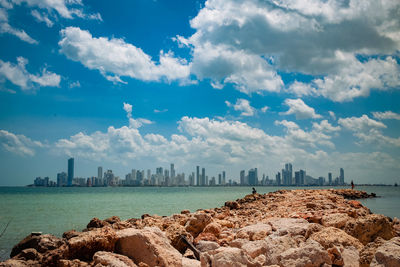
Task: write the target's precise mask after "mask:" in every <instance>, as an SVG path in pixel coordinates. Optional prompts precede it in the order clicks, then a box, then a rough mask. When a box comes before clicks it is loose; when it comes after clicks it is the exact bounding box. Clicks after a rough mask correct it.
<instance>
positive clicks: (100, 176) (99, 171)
mask: <svg viewBox="0 0 400 267" xmlns="http://www.w3.org/2000/svg"><path fill="white" fill-rule="evenodd" d="M97 179H99V181H100V180H102V179H103V167H101V166H99V167H97Z"/></svg>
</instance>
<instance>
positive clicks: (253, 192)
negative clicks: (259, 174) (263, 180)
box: [251, 187, 257, 195]
mask: <svg viewBox="0 0 400 267" xmlns="http://www.w3.org/2000/svg"><path fill="white" fill-rule="evenodd" d="M251 193H252V194H253V195H254V194H256V193H257V190H256V189H255V188H254V187H253V191H252V192H251Z"/></svg>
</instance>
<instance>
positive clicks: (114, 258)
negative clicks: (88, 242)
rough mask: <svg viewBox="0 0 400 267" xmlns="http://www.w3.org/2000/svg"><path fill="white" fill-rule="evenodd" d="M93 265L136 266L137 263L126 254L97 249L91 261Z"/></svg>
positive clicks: (109, 266)
mask: <svg viewBox="0 0 400 267" xmlns="http://www.w3.org/2000/svg"><path fill="white" fill-rule="evenodd" d="M91 265H92V266H94V267H103V266H104V267H136V266H137V265H136V264H135V263H134V262H133V261H132V260H131V259H130V258H128V257H127V256H124V255H120V254H115V253H112V252H107V251H98V252H96V253H95V254H94V255H93V261H92V263H91Z"/></svg>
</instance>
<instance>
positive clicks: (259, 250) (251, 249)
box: [241, 240, 267, 261]
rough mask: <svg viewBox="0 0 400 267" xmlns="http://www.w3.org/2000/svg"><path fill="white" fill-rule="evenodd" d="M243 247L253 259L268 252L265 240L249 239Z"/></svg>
mask: <svg viewBox="0 0 400 267" xmlns="http://www.w3.org/2000/svg"><path fill="white" fill-rule="evenodd" d="M241 248H242V249H243V250H244V251H245V252H246V253H247V254H248V255H249V256H250V257H252V258H253V259H255V258H256V257H258V256H259V255H263V254H266V253H267V245H266V242H265V241H264V240H257V241H247V242H246V243H244V244H242V245H241ZM264 261H265V260H264Z"/></svg>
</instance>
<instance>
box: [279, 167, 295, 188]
mask: <svg viewBox="0 0 400 267" xmlns="http://www.w3.org/2000/svg"><path fill="white" fill-rule="evenodd" d="M282 176H283V184H284V185H292V184H293V170H292V164H291V163H286V164H285V170H282Z"/></svg>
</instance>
